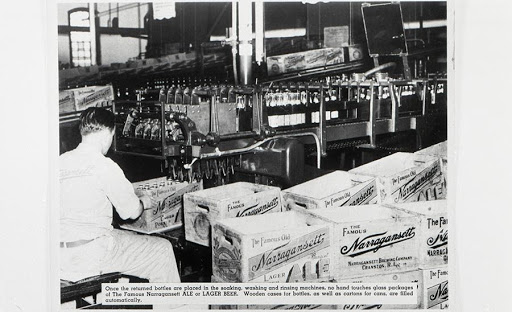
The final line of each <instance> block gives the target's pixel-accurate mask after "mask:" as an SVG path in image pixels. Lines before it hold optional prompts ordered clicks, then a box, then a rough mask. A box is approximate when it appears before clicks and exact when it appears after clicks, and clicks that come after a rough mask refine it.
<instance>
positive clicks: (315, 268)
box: [212, 211, 332, 283]
mask: <svg viewBox="0 0 512 312" xmlns="http://www.w3.org/2000/svg"><path fill="white" fill-rule="evenodd" d="M331 239H332V234H331V229H330V227H329V225H328V224H326V223H325V222H323V221H321V220H320V219H318V218H316V217H314V216H308V215H306V214H302V213H299V212H295V211H286V212H282V213H280V214H279V215H277V216H276V215H256V216H250V217H246V218H231V219H224V220H219V221H218V222H216V223H215V224H214V225H213V229H212V269H213V275H214V276H215V277H216V278H217V280H220V281H223V282H225V283H230V282H268V283H272V282H276V283H278V282H279V283H285V282H305V281H308V282H309V281H314V282H317V281H327V280H331V279H332V276H331V275H332V274H331V272H332V271H331V270H332V266H331V265H332V263H331V253H332V251H331Z"/></svg>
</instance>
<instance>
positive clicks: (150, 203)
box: [139, 195, 155, 210]
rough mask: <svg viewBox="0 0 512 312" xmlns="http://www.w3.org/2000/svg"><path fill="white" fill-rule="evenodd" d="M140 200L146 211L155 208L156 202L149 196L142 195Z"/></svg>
mask: <svg viewBox="0 0 512 312" xmlns="http://www.w3.org/2000/svg"><path fill="white" fill-rule="evenodd" d="M139 199H140V201H141V202H142V206H143V208H144V210H147V209H151V208H153V207H154V206H155V205H154V203H155V202H154V201H153V200H151V197H149V196H147V195H142V196H140V197H139Z"/></svg>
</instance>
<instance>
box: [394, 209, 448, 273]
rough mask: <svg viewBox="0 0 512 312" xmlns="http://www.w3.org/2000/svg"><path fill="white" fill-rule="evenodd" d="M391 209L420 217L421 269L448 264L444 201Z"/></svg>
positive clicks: (446, 211)
mask: <svg viewBox="0 0 512 312" xmlns="http://www.w3.org/2000/svg"><path fill="white" fill-rule="evenodd" d="M392 207H396V208H397V209H402V210H404V211H407V212H411V213H414V214H417V215H418V216H419V217H420V231H419V232H420V233H419V235H420V239H419V241H420V245H419V249H420V263H419V267H420V268H421V269H428V268H434V267H439V266H442V265H447V264H448V204H447V201H446V200H433V201H426V202H416V203H405V204H395V205H393V206H392Z"/></svg>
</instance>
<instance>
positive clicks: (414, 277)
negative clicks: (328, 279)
mask: <svg viewBox="0 0 512 312" xmlns="http://www.w3.org/2000/svg"><path fill="white" fill-rule="evenodd" d="M421 281H422V271H421V270H413V271H407V272H400V273H392V274H378V275H372V276H365V277H357V278H349V279H342V280H338V281H337V282H338V283H417V285H418V286H417V287H418V288H417V295H418V297H417V302H416V304H357V303H354V304H339V305H338V307H337V309H338V310H373V309H375V310H377V309H378V310H401V309H411V310H412V309H418V308H419V307H420V305H421V294H422V293H423V290H422V289H421V287H422V285H423V284H422V282H421Z"/></svg>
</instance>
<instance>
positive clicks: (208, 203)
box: [184, 182, 282, 246]
mask: <svg viewBox="0 0 512 312" xmlns="http://www.w3.org/2000/svg"><path fill="white" fill-rule="evenodd" d="M280 192H281V190H280V189H279V188H278V187H273V186H266V185H259V184H253V183H247V182H238V183H233V184H228V185H223V186H218V187H214V188H210V189H207V190H202V191H199V192H194V193H189V194H186V195H185V196H184V209H185V238H186V240H188V241H191V242H194V243H197V244H199V245H203V246H210V232H211V229H210V224H211V223H212V221H215V220H220V219H225V218H238V217H245V216H250V215H255V214H267V213H273V212H281V209H282V205H281V194H280Z"/></svg>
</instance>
